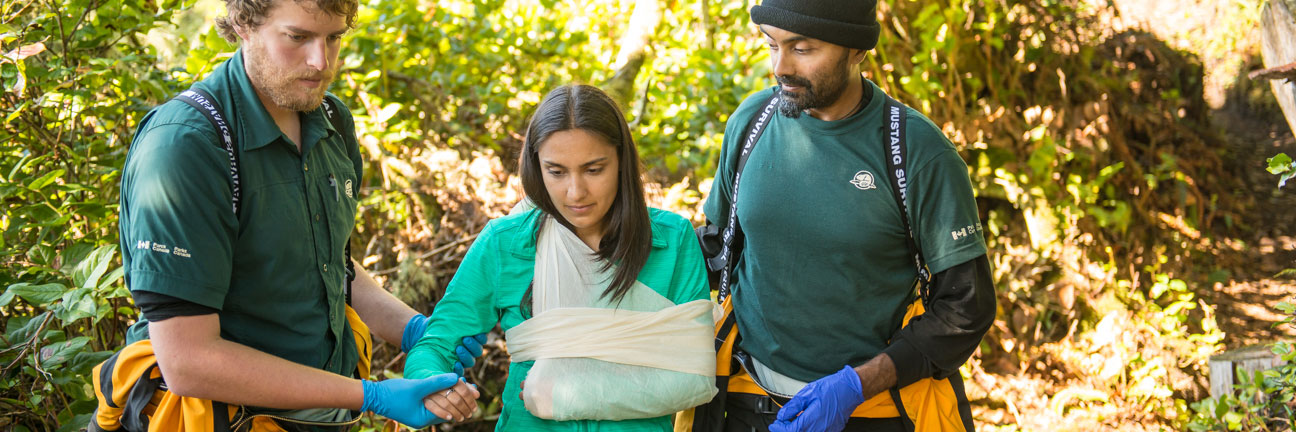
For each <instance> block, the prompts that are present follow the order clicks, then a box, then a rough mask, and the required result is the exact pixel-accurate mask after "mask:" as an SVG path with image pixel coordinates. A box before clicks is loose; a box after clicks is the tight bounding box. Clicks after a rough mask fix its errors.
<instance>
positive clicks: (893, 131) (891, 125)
mask: <svg viewBox="0 0 1296 432" xmlns="http://www.w3.org/2000/svg"><path fill="white" fill-rule="evenodd" d="M906 111H907V109H906V108H905V106H904V104H902V103H900V101H897V100H895V98H892V97H891V96H887V97H886V119H885V120H886V124H887V136H886V137H885V139H883V140H882V143H883V146H884V148H885V151H886V153H885V154H886V156H887V157H886V160H887V173H888V174H889V177H891V191H892V195H893V196H894V197H895V200H896V205H898V206H899V207H900V220H901V223H903V224H904V229H905V236H906V237H907V238H908V241H909V250H910V251H911V252H913V254H914V264H915V265H916V266H917V267H918V294H919V295H920V296H922V300H923V306H927V305H928V304H927V303H928V301H930V300H931V287H930V285H931V272H929V271H928V269H927V261H926V260H924V259H923V253H922V248H920V247H919V244H918V242H917V241H916V240H915V239H914V231H913V226H911V225H910V223H909V213H910V212H909V201H908V200H907V198H908V191H909V189H908V188H909V183H908V182H909V178H908V176H907V174H908V166H907V163H908V158H909V151H908V148H907V147H908V146H907V143H906V142H905V122H906V117H907V116H906Z"/></svg>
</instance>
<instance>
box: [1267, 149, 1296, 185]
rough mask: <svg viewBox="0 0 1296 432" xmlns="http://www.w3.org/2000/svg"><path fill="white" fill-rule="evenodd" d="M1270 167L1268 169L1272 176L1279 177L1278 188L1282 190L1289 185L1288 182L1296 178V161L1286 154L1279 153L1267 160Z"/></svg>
mask: <svg viewBox="0 0 1296 432" xmlns="http://www.w3.org/2000/svg"><path fill="white" fill-rule="evenodd" d="M1267 162H1269V167H1268V168H1266V169H1267V170H1268V171H1269V173H1270V174H1273V175H1276V176H1278V187H1279V188H1282V187H1283V186H1286V185H1287V180H1291V178H1292V177H1296V161H1292V159H1291V157H1289V156H1287V154H1286V153H1278V154H1277V155H1275V156H1274V157H1271V158H1269V159H1268V160H1267Z"/></svg>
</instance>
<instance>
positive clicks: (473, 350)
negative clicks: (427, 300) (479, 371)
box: [400, 314, 486, 376]
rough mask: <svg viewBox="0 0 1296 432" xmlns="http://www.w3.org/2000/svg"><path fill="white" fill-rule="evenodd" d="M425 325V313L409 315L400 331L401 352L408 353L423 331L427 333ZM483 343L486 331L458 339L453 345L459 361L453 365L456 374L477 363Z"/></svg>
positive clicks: (426, 320) (460, 373)
mask: <svg viewBox="0 0 1296 432" xmlns="http://www.w3.org/2000/svg"><path fill="white" fill-rule="evenodd" d="M427 326H428V317H427V315H423V314H415V315H414V316H412V317H410V320H409V322H406V323H405V330H404V331H403V332H401V344H400V350H401V352H404V353H408V352H410V350H411V349H414V345H415V344H417V343H418V341H419V339H422V338H423V334H424V333H427ZM485 343H486V333H481V334H478V335H476V336H465V337H464V338H463V340H461V341H459V346H457V347H455V355H456V356H458V357H459V361H458V362H456V363H455V365H454V372H455V374H456V375H459V376H463V374H464V369H467V368H470V367H473V365H474V364H477V360H476V357H480V356H481V354H482V345H483V344H485Z"/></svg>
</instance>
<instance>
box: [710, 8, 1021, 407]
mask: <svg viewBox="0 0 1296 432" xmlns="http://www.w3.org/2000/svg"><path fill="white" fill-rule="evenodd" d="M751 17H752V21H753V22H754V23H755V24H757V25H758V26H759V27H760V31H761V32H762V33H763V34H764V35H765V40H766V43H767V44H768V45H769V50H770V51H769V52H770V60H771V62H772V71H773V73H774V75H775V78H776V79H777V81H778V85H777V86H775V87H773V88H771V89H767V90H764V91H761V92H758V93H756V94H754V95H752V96H750V97H749V98H748V99H747V100H746V101H744V102H743V103H742V105H741V106H739V108H738V109H737V110H736V111H735V112H734V114H733V115H732V116H730V120H729V123H728V124H727V126H726V130H725V137H724V148H723V150H722V153H721V160H720V163H719V164H718V165H719V168H718V171H717V173H716V176H715V181H714V182H713V183H712V189H711V193H710V195H709V197H708V199H707V202H706V206H705V211H706V215H707V219H708V224H709V225H712V226H716V225H718V226H719V227H725V226H726V225H730V226H734V227H736V228H732V229H733V230H735V231H736V232H731V234H735V235H723V236H721V237H722V238H731V239H737V240H733V242H734V243H733V244H732V247H733V249H734V250H735V251H736V252H732V253H733V254H734V255H733V256H731V257H729V258H728V260H726V261H719V262H722V263H724V262H727V264H721V265H720V267H721V268H718V269H713V270H722V273H727V274H725V275H724V276H723V279H722V282H721V296H725V295H727V293H728V291H729V290H728V287H729V285H730V284H729V279H730V278H732V279H733V283H732V292H733V295H732V303H733V314H734V316H735V317H736V324H737V326H736V327H737V329H738V332H739V335H740V336H739V342H738V343H737V347H736V348H735V349H734V358H735V359H737V363H739V364H741V366H742V367H741V368H738V369H737V370H736V371H735V373H734V374H733V376H731V377H730V378H729V380H728V382H729V385H728V386H727V387H728V388H727V390H728V393H727V395H726V396H725V397H723V398H717V399H716V401H713V403H712V404H710V405H708V406H704V407H703V408H699V410H703V409H711V410H715V409H717V408H716V405H717V404H721V405H723V407H722V408H720V409H723V412H724V415H723V416H722V417H721V418H723V422H724V430H729V431H739V430H742V431H746V430H760V431H765V430H770V431H775V432H784V431H802V430H807V431H838V430H869V431H892V430H895V431H902V430H920V431H928V430H935V431H947V430H966V431H969V432H970V431H972V430H973V424H972V419H971V411H970V408H969V407H968V404H967V398H966V396H965V395H964V392H963V388H962V379H961V377H960V375H959V371H958V369H959V367H960V366H961V365H962V364H963V363H964V362H966V361H967V359H968V358H969V357H970V356H971V355H972V353H973V351H975V350H976V348H977V346H978V345H979V344H980V341H981V338H982V336H983V335H984V334H985V332H986V330H988V329H989V327H990V325H991V324H992V323H993V322H994V317H995V309H996V305H995V292H994V286H993V282H992V279H991V272H990V264H989V261H988V259H987V258H986V246H985V241H984V238H983V234H982V231H981V223H980V221H979V219H978V212H977V208H976V202H975V200H974V199H973V195H972V185H971V181H970V179H969V178H968V170H967V165H966V163H965V162H964V161H963V160H962V159H961V158H960V157H959V155H958V153H957V151H956V150H955V148H954V146H953V145H952V144H951V143H950V141H949V140H948V138H946V137H945V136H944V134H943V133H942V132H941V131H940V129H939V128H937V127H936V126H935V125H934V124H932V122H931V121H930V120H928V119H927V118H926V117H924V116H923V115H922V114H920V113H918V112H917V111H915V110H913V109H910V108H907V107H904V106H903V105H900V104H899V103H898V102H894V101H893V100H891V99H890V98H889V97H888V96H887V95H886V94H885V93H883V92H882V90H881V89H880V88H879V87H878V86H877V85H875V84H874V83H873V82H872V81H869V80H868V79H866V78H865V77H864V76H863V74H862V73H861V70H860V67H859V64H860V62H862V61H864V59H865V57H866V55H867V53H868V51H869V50H872V49H873V48H874V46H875V45H876V44H877V41H878V34H879V30H880V28H879V25H878V21H877V12H876V2H875V1H848V0H765V1H764V2H762V3H761V4H760V5H758V6H755V7H753V8H752V10H751ZM774 111H777V112H778V115H774V114H772V113H773V112H774ZM740 161H741V162H740ZM739 172H740V173H741V175H738V174H737V173H739ZM736 179H741V183H739V182H738V181H737V180H736ZM888 180H890V181H888ZM739 184H741V187H739ZM735 191H740V192H735ZM736 202H739V203H741V205H740V206H739V205H736V204H735V203H736ZM734 209H737V210H734ZM734 211H736V213H737V216H736V218H734V219H732V220H733V221H735V222H727V221H730V220H731V219H730V213H731V212H734ZM906 215H907V216H906ZM715 221H720V223H718V224H717V223H715ZM708 228H710V227H708ZM722 253H725V252H722ZM712 266H713V267H715V265H712ZM928 275H930V276H929V277H928ZM916 281H918V282H920V283H916ZM916 286H917V287H918V288H919V289H917V290H916V289H915V287H916ZM920 299H921V301H919V300H920ZM924 310H925V313H924V312H923V311H924ZM722 369H723V368H722ZM742 382H747V383H752V384H754V385H743V384H741V383H742ZM736 383H737V384H736ZM757 387H758V388H759V389H761V390H763V391H759V390H758V391H751V390H752V389H753V388H757ZM721 390H726V389H724V388H722V389H721ZM756 393H760V394H756ZM722 400H723V402H721V401H722ZM896 400H899V401H902V403H900V404H897V403H895V402H894V401H896ZM701 412H703V411H699V413H701ZM701 416H702V414H699V418H701ZM698 424H699V423H697V422H696V421H695V423H694V425H695V428H696V427H698V426H697V425H698Z"/></svg>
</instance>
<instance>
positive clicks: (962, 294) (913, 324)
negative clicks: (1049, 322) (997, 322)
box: [885, 256, 996, 387]
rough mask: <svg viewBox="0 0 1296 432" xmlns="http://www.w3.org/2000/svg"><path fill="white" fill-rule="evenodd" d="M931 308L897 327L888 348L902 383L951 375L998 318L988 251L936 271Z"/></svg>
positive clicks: (901, 384) (899, 381)
mask: <svg viewBox="0 0 1296 432" xmlns="http://www.w3.org/2000/svg"><path fill="white" fill-rule="evenodd" d="M931 292H932V299H931V301H930V305H929V309H928V310H926V311H925V312H924V313H923V314H922V315H919V316H917V317H914V318H913V319H912V320H910V322H909V324H908V325H906V326H904V327H903V328H901V329H900V331H899V332H897V334H896V336H895V337H894V338H893V340H892V342H891V346H889V347H888V348H887V349H886V351H885V353H886V354H887V355H888V357H890V359H891V361H892V362H893V364H894V365H895V366H894V367H895V376H896V379H897V382H898V384H899V385H900V386H901V387H903V386H906V385H909V384H912V383H914V382H916V381H918V380H920V379H923V378H930V377H937V378H940V377H946V376H949V375H952V374H954V373H958V368H959V366H961V365H962V364H963V363H964V362H966V361H967V359H968V358H969V357H971V355H972V353H973V352H974V351H976V348H977V346H978V345H980V343H981V338H982V336H984V335H985V332H986V331H987V330H989V328H990V325H991V324H993V323H994V318H995V313H996V311H995V307H996V305H995V289H994V282H993V280H992V279H991V274H990V263H989V260H988V259H987V258H986V257H985V256H981V257H978V258H975V259H973V260H970V261H967V262H965V263H963V264H959V265H957V266H954V267H951V268H950V269H948V270H945V271H942V272H941V273H939V274H937V275H936V277H935V281H934V282H933V286H932V291H931Z"/></svg>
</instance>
